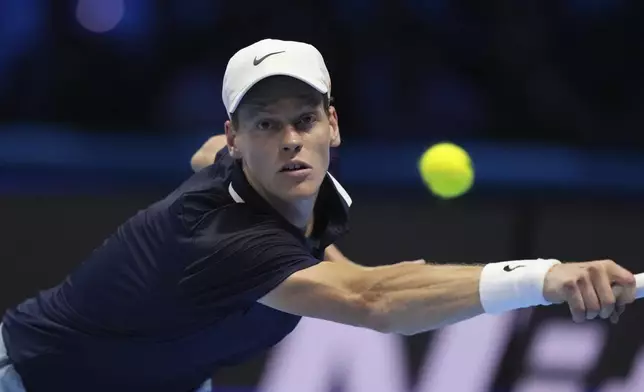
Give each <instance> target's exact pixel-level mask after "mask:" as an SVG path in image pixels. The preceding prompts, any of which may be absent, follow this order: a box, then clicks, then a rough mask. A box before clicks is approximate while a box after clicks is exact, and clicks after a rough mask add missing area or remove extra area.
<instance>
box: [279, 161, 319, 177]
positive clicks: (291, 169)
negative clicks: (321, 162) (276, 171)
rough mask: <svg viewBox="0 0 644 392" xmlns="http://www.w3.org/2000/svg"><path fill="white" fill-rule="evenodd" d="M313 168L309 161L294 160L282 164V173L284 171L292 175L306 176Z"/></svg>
mask: <svg viewBox="0 0 644 392" xmlns="http://www.w3.org/2000/svg"><path fill="white" fill-rule="evenodd" d="M312 170H313V168H312V167H311V165H309V164H308V163H305V162H302V161H298V160H292V161H289V162H288V163H286V164H285V165H284V166H282V168H281V169H280V173H284V174H287V175H288V176H292V177H306V176H308V175H309V174H310V173H311V171H312Z"/></svg>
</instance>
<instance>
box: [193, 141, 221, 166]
mask: <svg viewBox="0 0 644 392" xmlns="http://www.w3.org/2000/svg"><path fill="white" fill-rule="evenodd" d="M224 147H226V135H216V136H213V137H211V138H210V139H208V140H207V141H206V142H205V143H204V144H203V145H202V146H201V148H199V150H197V152H195V153H194V155H193V156H192V158H191V159H190V166H191V167H192V170H193V171H194V172H198V171H199V170H201V169H203V168H204V167H207V166H210V165H212V164H213V162H215V156H216V155H217V153H218V152H219V150H221V149H222V148H224Z"/></svg>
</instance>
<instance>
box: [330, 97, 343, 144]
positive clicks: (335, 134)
mask: <svg viewBox="0 0 644 392" xmlns="http://www.w3.org/2000/svg"><path fill="white" fill-rule="evenodd" d="M329 132H331V147H338V146H339V145H340V143H341V142H342V139H341V137H340V126H339V125H338V112H337V111H336V110H335V107H333V106H329Z"/></svg>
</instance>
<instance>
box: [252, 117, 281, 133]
mask: <svg viewBox="0 0 644 392" xmlns="http://www.w3.org/2000/svg"><path fill="white" fill-rule="evenodd" d="M255 127H256V128H257V129H259V130H260V131H271V130H277V129H279V124H278V123H277V121H274V120H268V119H264V120H260V121H258V122H257V124H256V125H255Z"/></svg>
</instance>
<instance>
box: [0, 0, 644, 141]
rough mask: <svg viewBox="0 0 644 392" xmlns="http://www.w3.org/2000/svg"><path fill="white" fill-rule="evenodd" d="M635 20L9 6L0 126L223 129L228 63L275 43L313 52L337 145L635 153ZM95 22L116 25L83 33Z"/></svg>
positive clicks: (304, 4) (226, 6) (427, 6)
mask: <svg viewBox="0 0 644 392" xmlns="http://www.w3.org/2000/svg"><path fill="white" fill-rule="evenodd" d="M79 4H85V6H84V7H79ZM92 4H95V5H92ZM100 4H104V5H101V6H100V7H99V5H100ZM643 14H644V5H643V4H642V3H641V2H637V1H578V0H566V1H558V2H544V1H538V0H528V1H520V2H517V1H508V0H495V1H491V2H486V3H485V4H482V3H480V2H476V1H471V0H458V1H445V0H432V1H418V0H403V1H387V0H380V1H364V0H347V1H337V0H336V1H330V2H323V3H321V2H317V1H309V0H306V1H297V2H293V1H285V0H275V1H271V2H264V1H259V0H243V1H211V0H189V1H187V0H171V1H165V2H155V1H152V0H137V1H129V0H128V1H114V2H105V3H102V2H100V1H98V2H97V1H95V0H80V1H79V0H61V1H56V2H50V1H47V0H24V1H18V0H6V1H3V2H0V25H2V26H4V29H3V30H0V46H2V47H3V53H2V54H0V123H1V122H8V123H9V122H10V123H13V122H43V121H46V122H56V123H65V124H67V125H68V126H73V127H75V128H78V129H84V130H86V131H94V132H96V131H104V130H109V131H113V132H131V131H133V130H136V131H138V132H182V133H188V132H193V131H195V130H204V129H211V130H219V129H221V127H222V123H223V121H224V120H225V119H226V114H225V113H224V111H223V107H222V104H221V98H220V91H221V79H222V77H223V72H224V69H225V67H226V62H227V60H228V58H230V56H231V55H232V54H233V53H234V52H235V51H236V50H238V49H240V48H242V47H243V46H245V45H248V44H250V43H252V42H254V41H256V40H259V39H262V38H267V37H272V38H281V39H293V40H302V41H307V42H310V43H312V44H314V45H315V46H317V47H318V48H319V49H320V50H321V51H322V53H323V54H324V56H325V58H326V60H327V63H328V66H329V69H330V71H331V75H332V78H333V91H334V95H335V96H336V102H337V106H338V109H339V112H340V115H341V119H342V123H343V124H344V127H343V130H344V132H345V137H346V139H347V140H360V139H364V138H369V139H386V138H390V137H391V136H392V135H404V136H405V138H407V139H416V140H426V139H427V138H434V137H446V138H450V139H458V138H470V139H471V138H493V139H503V140H508V139H510V140H514V139H529V140H538V141H550V142H553V141H555V142H565V143H570V144H577V145H606V144H609V145H622V146H629V145H634V144H639V145H640V146H642V145H643V144H642V142H644V137H643V136H642V133H641V132H639V129H641V126H642V125H643V124H644V117H643V115H642V113H644V112H643V111H642V110H641V109H642V108H643V107H644V94H642V87H643V86H644V84H643V83H644V79H643V78H642V76H641V75H642V73H641V72H640V70H641V68H642V59H644V56H642V45H640V37H641V33H642V23H640V21H641V16H642V15H643ZM106 15H108V16H109V15H116V17H117V18H118V17H120V18H121V19H116V20H117V21H118V23H116V25H115V26H113V29H111V30H106V31H98V32H97V31H93V30H92V29H94V30H96V29H97V28H98V27H103V25H102V24H101V23H100V22H101V21H104V20H105V19H106V18H107V19H108V21H109V18H108V17H107V16H106ZM104 23H106V22H104ZM104 23H103V24H104ZM97 24H98V25H99V26H96V25H97Z"/></svg>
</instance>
